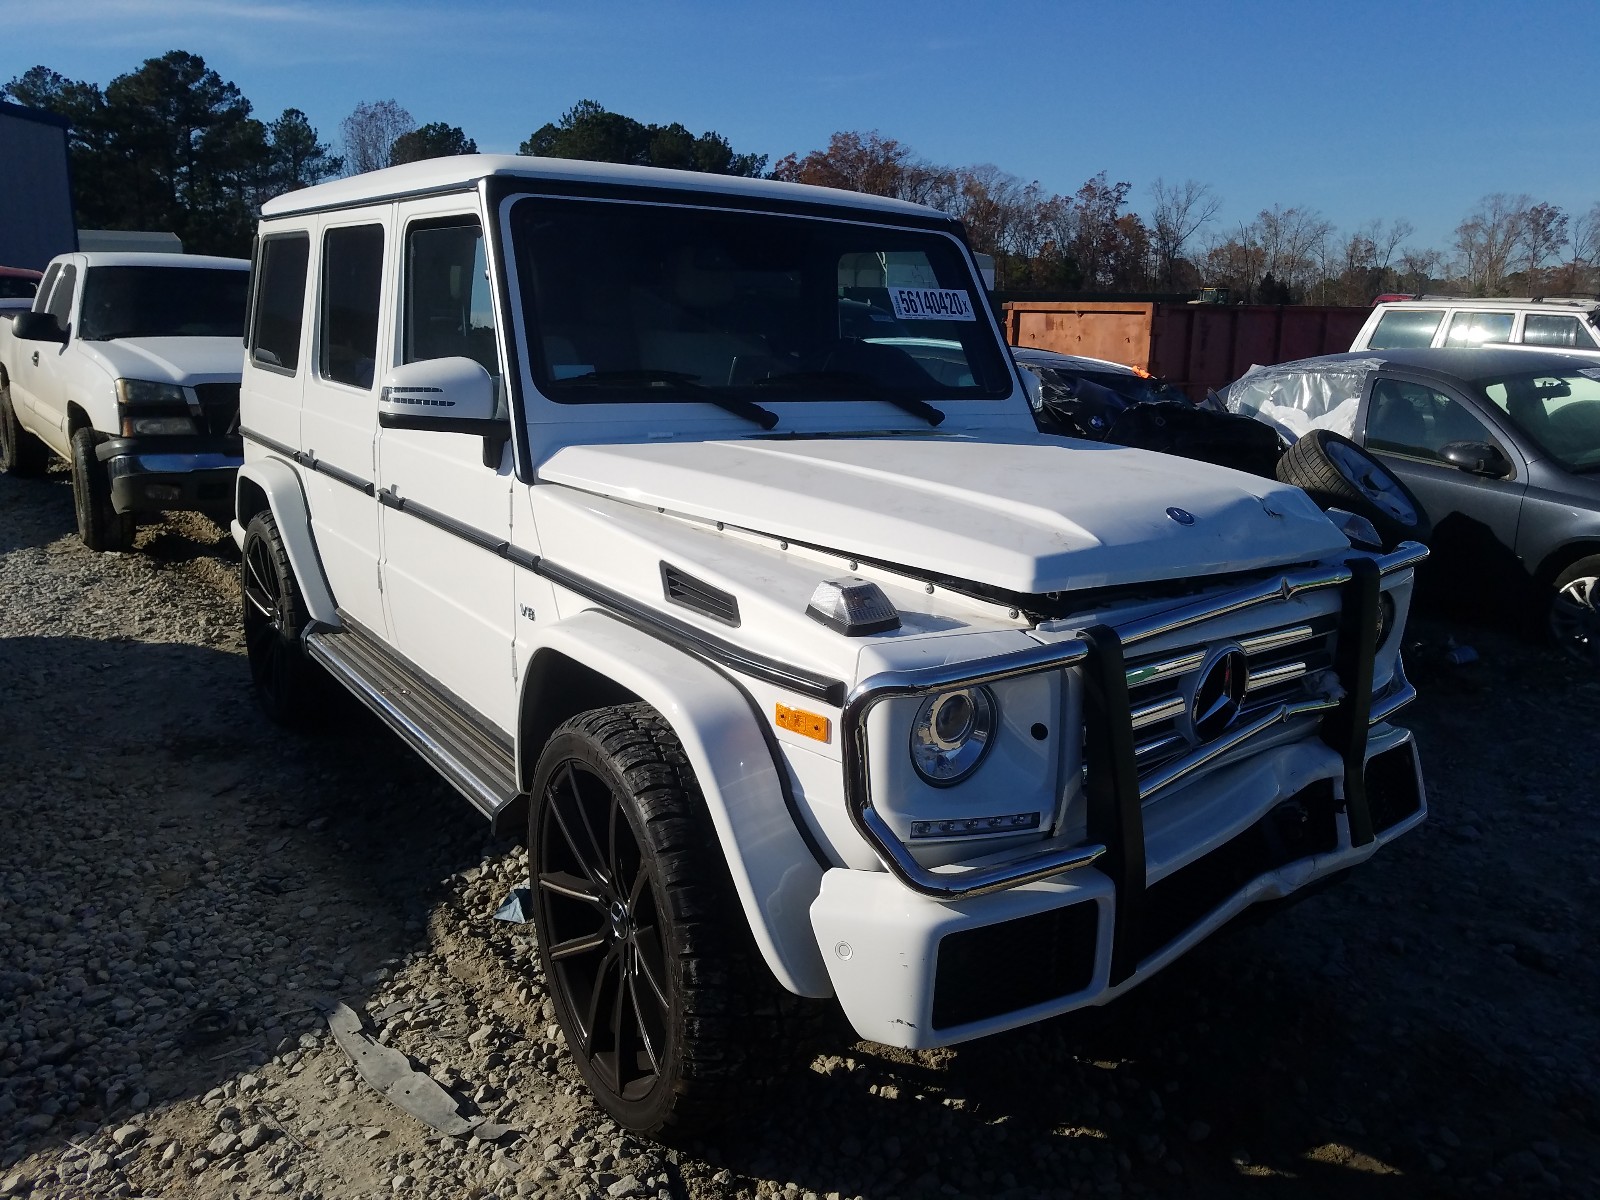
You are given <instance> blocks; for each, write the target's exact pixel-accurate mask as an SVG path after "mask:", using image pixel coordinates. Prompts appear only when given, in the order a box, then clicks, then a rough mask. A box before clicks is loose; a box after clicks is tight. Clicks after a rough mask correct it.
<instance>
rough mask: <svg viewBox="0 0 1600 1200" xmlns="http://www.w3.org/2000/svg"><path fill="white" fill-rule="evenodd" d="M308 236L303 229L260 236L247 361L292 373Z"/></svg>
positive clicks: (303, 294)
mask: <svg viewBox="0 0 1600 1200" xmlns="http://www.w3.org/2000/svg"><path fill="white" fill-rule="evenodd" d="M310 257H311V238H310V236H309V235H308V234H304V233H291V234H283V235H280V236H277V237H268V238H263V239H262V242H261V278H260V281H259V282H258V283H257V284H256V302H255V309H254V314H253V318H254V319H253V321H252V324H251V329H250V361H251V362H253V363H254V364H255V365H256V366H259V367H266V368H267V369H268V370H274V371H282V372H285V373H287V374H290V375H292V374H294V372H295V371H297V370H298V369H299V367H300V326H301V323H302V318H303V317H304V315H305V308H306V263H307V262H308V261H309V260H310Z"/></svg>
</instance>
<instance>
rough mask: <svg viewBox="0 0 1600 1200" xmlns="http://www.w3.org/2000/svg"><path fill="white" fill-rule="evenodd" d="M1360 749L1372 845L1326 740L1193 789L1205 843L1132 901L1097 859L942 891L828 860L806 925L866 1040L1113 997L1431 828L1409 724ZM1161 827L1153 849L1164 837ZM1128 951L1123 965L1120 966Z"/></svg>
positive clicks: (1159, 869)
mask: <svg viewBox="0 0 1600 1200" xmlns="http://www.w3.org/2000/svg"><path fill="white" fill-rule="evenodd" d="M1365 751H1366V754H1365V759H1364V765H1363V769H1362V771H1361V772H1360V779H1361V781H1362V782H1361V785H1358V786H1359V788H1360V790H1362V791H1363V792H1364V795H1363V796H1362V797H1361V800H1362V801H1363V802H1364V803H1365V805H1366V809H1367V814H1366V815H1367V818H1368V820H1369V822H1370V826H1371V829H1372V837H1371V840H1367V841H1365V842H1363V841H1361V840H1360V838H1359V836H1358V834H1357V835H1353V833H1352V821H1351V813H1350V808H1351V803H1352V801H1353V800H1354V799H1355V797H1354V796H1353V795H1352V792H1354V791H1356V790H1357V788H1351V787H1349V786H1348V785H1347V780H1348V779H1349V775H1348V774H1347V767H1346V762H1345V760H1344V758H1343V757H1342V756H1341V755H1340V754H1339V753H1337V752H1336V751H1335V750H1333V749H1332V748H1330V747H1327V746H1325V745H1320V744H1311V743H1297V744H1293V745H1289V746H1284V747H1281V748H1279V749H1277V750H1271V751H1267V752H1265V753H1264V754H1262V755H1259V756H1257V757H1256V758H1253V759H1250V760H1246V761H1245V762H1242V763H1239V764H1235V765H1233V766H1230V767H1227V768H1224V769H1222V770H1219V771H1217V772H1215V773H1214V774H1213V775H1210V776H1206V777H1205V778H1203V779H1201V780H1198V781H1196V782H1195V783H1193V784H1191V785H1190V786H1189V788H1187V789H1185V790H1186V791H1192V792H1194V793H1196V794H1194V795H1190V796H1186V797H1185V798H1184V800H1185V803H1184V805H1183V807H1184V809H1185V810H1186V811H1187V812H1188V813H1190V814H1191V819H1188V820H1186V821H1185V825H1186V826H1187V828H1186V829H1185V830H1184V831H1183V838H1182V840H1184V841H1185V842H1192V841H1193V840H1195V835H1196V829H1195V828H1194V821H1193V819H1192V817H1193V814H1196V813H1203V814H1205V820H1204V824H1205V825H1206V826H1207V827H1208V828H1207V831H1206V832H1205V834H1204V835H1202V836H1201V837H1200V838H1199V840H1200V841H1201V842H1202V843H1203V844H1204V847H1205V849H1204V852H1203V853H1202V854H1200V855H1199V856H1198V857H1192V858H1190V857H1187V856H1177V857H1173V858H1164V856H1163V855H1162V854H1161V853H1159V852H1157V853H1152V854H1151V855H1150V859H1149V866H1148V869H1147V870H1146V871H1144V872H1142V874H1143V878H1142V879H1141V880H1140V883H1141V884H1142V886H1141V887H1139V888H1137V889H1134V893H1133V894H1132V895H1128V896H1127V900H1126V902H1124V901H1121V900H1119V894H1121V895H1127V889H1125V888H1119V886H1118V885H1117V883H1116V882H1114V879H1113V877H1112V876H1111V875H1110V874H1108V873H1107V872H1106V871H1105V870H1103V869H1102V867H1101V865H1099V864H1097V865H1095V866H1085V867H1081V868H1079V869H1076V870H1072V871H1069V872H1066V873H1065V874H1058V875H1055V876H1052V877H1050V878H1046V879H1039V880H1035V881H1033V882H1029V883H1026V884H1022V885H1020V886H1015V887H1011V888H1007V889H1004V890H999V891H992V892H986V893H982V894H974V895H966V896H962V897H959V898H956V899H947V900H940V899H935V898H932V897H930V896H926V895H923V894H919V893H917V892H916V891H914V890H912V889H910V888H907V887H906V886H905V885H904V884H903V883H902V882H901V881H900V880H899V879H897V878H895V876H894V875H893V874H891V873H889V872H886V871H851V870H845V869H834V870H830V871H828V872H826V873H825V874H824V876H823V882H822V891H821V893H820V895H819V896H818V897H817V899H816V900H815V901H814V902H813V904H812V906H811V922H812V928H813V930H814V932H815V935H816V938H817V944H818V946H819V947H820V948H821V950H822V954H823V958H824V960H825V961H826V963H827V966H828V973H829V976H830V978H831V981H832V983H833V986H834V991H835V994H836V995H837V996H838V998H839V1002H840V1004H841V1006H842V1007H843V1008H844V1010H845V1014H846V1015H847V1016H848V1017H849V1019H850V1022H851V1024H852V1025H854V1026H855V1029H856V1031H857V1032H858V1033H859V1034H861V1036H862V1037H865V1038H870V1039H872V1040H874V1041H878V1042H883V1043H885V1044H887V1045H892V1046H903V1047H907V1048H910V1049H927V1048H930V1047H935V1046H948V1045H952V1044H954V1043H957V1042H963V1041H968V1040H971V1039H972V1038H977V1037H983V1036H986V1035H988V1034H991V1033H998V1032H1000V1031H1002V1030H1005V1029H1013V1028H1016V1027H1018V1026H1021V1025H1027V1024H1031V1023H1033V1022H1035V1021H1039V1020H1043V1019H1044V1018H1046V1017H1051V1016H1055V1015H1057V1014H1060V1013H1064V1012H1069V1011H1072V1010H1073V1009H1078V1008H1084V1007H1088V1006H1092V1005H1099V1004H1104V1003H1106V1002H1107V1001H1109V1000H1112V999H1114V998H1115V997H1117V996H1119V995H1121V994H1122V993H1123V992H1125V991H1127V990H1129V989H1130V988H1133V987H1136V986H1137V985H1138V984H1139V983H1141V982H1143V981H1144V980H1146V979H1148V978H1149V977H1150V976H1152V975H1154V974H1155V973H1156V972H1157V971H1159V970H1160V969H1161V968H1162V967H1165V966H1166V965H1167V964H1168V963H1171V962H1173V961H1174V960H1176V959H1177V958H1180V957H1181V956H1182V955H1183V954H1185V953H1186V952H1187V951H1188V950H1190V949H1191V948H1192V947H1193V946H1194V945H1195V944H1197V943H1198V942H1200V941H1201V940H1202V939H1204V938H1205V937H1207V936H1208V935H1209V934H1211V933H1213V932H1214V931H1215V930H1217V929H1218V928H1219V927H1221V926H1222V925H1224V924H1226V923H1227V922H1228V921H1229V920H1231V919H1232V918H1233V917H1235V916H1237V915H1238V914H1239V913H1240V912H1242V911H1243V910H1244V909H1246V908H1248V907H1249V906H1251V905H1252V904H1256V903H1259V902H1262V901H1268V900H1275V899H1279V898H1282V897H1285V896H1288V895H1290V894H1292V893H1294V892H1297V891H1299V890H1301V889H1302V888H1304V887H1306V886H1307V885H1309V884H1312V883H1315V882H1317V881H1318V880H1322V879H1326V878H1328V877H1331V876H1333V875H1336V874H1338V873H1340V872H1342V871H1344V870H1346V869H1348V868H1349V867H1352V866H1354V865H1356V864H1357V863H1360V862H1363V861H1365V860H1366V859H1367V858H1370V857H1371V856H1372V855H1373V854H1374V853H1375V852H1376V850H1377V849H1378V847H1379V846H1382V845H1384V844H1386V843H1387V842H1389V841H1392V840H1393V839H1394V838H1397V837H1399V836H1401V835H1402V834H1404V833H1406V832H1407V831H1408V830H1410V829H1411V828H1413V827H1414V826H1416V825H1417V824H1419V823H1420V822H1421V821H1423V820H1424V819H1425V818H1426V816H1427V801H1426V795H1425V792H1424V789H1423V783H1422V774H1421V770H1420V768H1419V766H1418V761H1417V755H1416V749H1415V745H1414V743H1413V741H1412V738H1411V735H1410V733H1409V732H1408V731H1406V730H1403V729H1396V728H1392V727H1389V726H1382V725H1380V726H1378V727H1377V728H1375V729H1373V730H1372V735H1371V737H1370V738H1369V739H1368V741H1367V745H1366V747H1365ZM1357 824H1359V821H1358V822H1357ZM1150 832H1151V834H1152V835H1153V836H1152V838H1151V843H1152V846H1151V848H1152V850H1155V849H1156V848H1157V846H1159V844H1160V842H1161V841H1162V840H1163V839H1162V838H1161V837H1160V836H1159V834H1160V831H1159V830H1157V829H1154V828H1153V829H1152V830H1151V831H1150ZM1171 832H1172V833H1174V834H1176V833H1177V832H1178V831H1176V830H1173V831H1171ZM1119 958H1120V959H1124V960H1125V961H1126V964H1127V965H1126V966H1125V967H1123V968H1121V969H1119V970H1115V971H1114V969H1113V967H1114V960H1116V959H1119Z"/></svg>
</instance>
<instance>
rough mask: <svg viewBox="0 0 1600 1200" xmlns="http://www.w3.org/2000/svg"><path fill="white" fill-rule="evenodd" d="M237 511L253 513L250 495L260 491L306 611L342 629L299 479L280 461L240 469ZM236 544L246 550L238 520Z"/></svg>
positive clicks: (234, 529)
mask: <svg viewBox="0 0 1600 1200" xmlns="http://www.w3.org/2000/svg"><path fill="white" fill-rule="evenodd" d="M234 488H235V491H234V508H233V511H234V512H235V513H236V514H238V513H243V512H247V511H249V510H250V504H249V500H248V493H249V491H250V489H252V488H254V489H257V490H259V491H260V492H261V493H262V494H263V495H264V496H266V499H267V505H268V507H270V508H271V509H272V516H273V519H274V520H275V521H277V523H278V532H279V533H280V534H281V535H282V536H283V545H284V548H285V549H286V550H287V551H288V552H289V565H290V566H292V567H293V568H294V575H295V578H296V579H298V580H299V581H300V594H301V596H303V597H304V598H305V602H306V611H307V612H309V613H310V614H311V619H312V620H313V621H317V622H320V623H321V624H323V625H329V626H332V627H334V628H338V627H339V624H340V622H339V614H338V611H337V609H336V608H335V607H334V603H333V592H332V590H331V589H330V588H329V587H328V580H327V577H326V576H324V575H323V573H322V561H321V560H320V559H319V558H317V546H316V542H314V541H313V540H312V537H311V511H310V509H308V508H307V507H306V494H305V490H304V489H303V488H302V487H301V486H300V476H299V474H298V473H297V472H296V471H295V469H294V468H293V467H292V466H290V465H289V464H288V463H286V462H284V461H283V460H282V459H281V458H262V459H257V460H256V461H254V462H247V463H245V464H244V466H242V467H240V468H239V477H238V480H237V481H236V483H235V484H234ZM232 532H233V540H234V541H235V542H237V543H238V545H239V549H241V550H243V549H244V525H243V524H242V523H241V522H240V521H239V519H238V517H237V516H235V517H234V520H233V525H232Z"/></svg>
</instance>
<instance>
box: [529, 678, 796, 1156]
mask: <svg viewBox="0 0 1600 1200" xmlns="http://www.w3.org/2000/svg"><path fill="white" fill-rule="evenodd" d="M528 869H529V875H530V884H531V887H532V890H533V894H534V897H533V909H534V911H533V919H534V926H535V930H536V933H537V936H538V942H539V959H540V965H541V967H542V968H543V971H544V979H545V987H546V990H547V992H548V993H549V995H550V998H551V999H552V1001H553V1002H554V1004H555V1010H556V1019H557V1021H558V1023H559V1024H560V1026H561V1030H562V1033H563V1034H564V1035H565V1037H566V1041H567V1046H568V1049H569V1051H570V1052H571V1055H572V1058H573V1061H574V1063H575V1064H576V1065H577V1068H578V1071H579V1073H580V1074H581V1075H582V1076H583V1078H584V1081H585V1082H586V1083H587V1084H588V1085H589V1088H590V1090H591V1091H592V1092H593V1093H594V1096H595V1099H596V1100H597V1101H599V1103H600V1104H601V1106H602V1107H604V1108H605V1110H606V1111H607V1112H608V1113H610V1114H611V1116H612V1117H613V1118H614V1119H615V1120H616V1121H617V1122H618V1123H619V1124H621V1125H623V1126H624V1127H626V1128H627V1129H629V1130H631V1131H633V1132H635V1133H640V1134H649V1135H654V1136H662V1137H672V1136H682V1135H684V1134H687V1133H691V1132H694V1131H697V1130H701V1129H705V1128H708V1127H709V1126H711V1125H715V1124H716V1123H718V1122H720V1121H722V1120H724V1119H726V1118H727V1117H728V1116H729V1115H731V1114H732V1113H733V1112H735V1111H737V1110H739V1109H740V1108H741V1107H747V1106H748V1105H749V1103H750V1100H751V1097H752V1093H753V1091H754V1090H756V1089H759V1088H760V1087H762V1086H763V1085H765V1084H766V1083H768V1082H769V1081H770V1080H771V1079H772V1077H773V1076H774V1074H775V1073H776V1068H777V1067H779V1066H780V1065H782V1064H783V1063H785V1062H786V1061H787V1060H789V1059H791V1058H792V1057H793V1055H794V1053H795V1047H796V1046H799V1045H804V1044H805V1043H806V1042H807V1041H808V1040H809V1038H808V1036H807V1031H806V1029H805V1028H804V1026H803V1024H801V1023H800V1022H803V1021H804V1020H807V1019H811V1018H814V1017H815V1016H816V1015H817V1012H818V1011H819V1010H820V1006H816V1005H812V1006H810V1007H809V1009H808V1008H807V1006H806V1005H805V1004H803V1003H802V1002H800V1001H798V1000H797V999H796V998H795V997H793V996H790V995H789V994H788V993H786V992H784V991H783V990H782V989H781V988H779V987H778V985H777V982H776V981H775V980H774V979H773V977H772V973H771V972H770V971H769V970H768V969H767V967H766V965H765V963H763V962H762V960H761V957H760V952H759V951H758V950H757V949H756V945H755V939H754V938H753V937H752V936H751V933H750V929H749V925H748V923H747V920H746V917H745V915H744V912H743V910H742V908H741V907H740V904H739V899H738V896H737V894H736V893H735V891H734V887H733V880H732V877H731V876H730V875H729V873H728V867H727V863H726V862H725V861H724V859H723V857H722V851H721V847H720V843H719V842H718V840H717V834H716V831H715V829H714V828H713V827H712V824H711V818H710V814H709V812H708V811H707V809H706V802H705V798H704V797H703V796H702V794H701V792H700V789H699V786H698V784H697V783H696V781H695V777H694V772H693V771H692V770H691V769H690V767H689V764H688V762H687V759H686V757H685V755H684V753H683V750H682V747H681V746H680V745H679V743H678V739H677V737H676V736H675V735H674V733H673V732H672V729H671V727H670V726H668V724H667V722H666V721H665V720H664V719H663V718H662V716H661V715H660V714H659V713H658V712H656V711H655V710H654V709H653V708H651V707H650V706H649V705H647V704H623V705H616V706H614V707H610V708H600V709H594V710H593V711H590V712H586V713H581V714H580V715H578V716H576V717H573V718H572V719H571V720H570V721H567V722H566V723H565V724H564V725H562V726H561V727H560V728H559V729H557V730H556V731H555V733H554V734H552V735H551V737H550V740H549V742H548V743H546V745H545V748H544V751H543V753H541V754H540V756H539V763H538V766H537V768H536V769H535V772H534V779H533V787H532V789H531V797H530V803H529V806H528Z"/></svg>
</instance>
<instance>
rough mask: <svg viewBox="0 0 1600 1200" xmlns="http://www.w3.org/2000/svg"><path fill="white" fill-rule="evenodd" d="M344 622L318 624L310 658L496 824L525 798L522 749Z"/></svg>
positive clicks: (308, 642)
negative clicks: (519, 780) (519, 764)
mask: <svg viewBox="0 0 1600 1200" xmlns="http://www.w3.org/2000/svg"><path fill="white" fill-rule="evenodd" d="M339 615H340V618H341V619H342V620H345V625H344V627H343V628H341V629H333V628H330V627H328V626H325V625H314V626H313V627H312V628H311V629H309V630H308V631H307V632H306V634H305V647H306V653H307V654H309V655H310V656H311V658H312V660H313V661H314V662H316V663H318V664H319V665H321V666H322V667H324V668H326V670H327V672H328V673H329V674H330V675H332V676H333V678H334V679H335V680H337V681H338V682H339V683H340V684H342V685H343V686H345V687H346V688H348V689H349V690H350V691H351V692H352V693H354V694H355V697H356V699H358V700H360V701H361V702H362V703H363V704H365V705H366V706H367V707H368V708H370V709H371V710H372V711H373V712H375V713H376V714H377V715H378V717H379V718H380V719H381V720H382V721H383V722H384V724H386V725H388V726H389V727H390V728H391V729H393V730H394V731H395V732H396V733H397V734H399V735H400V737H401V738H402V739H403V740H404V741H405V742H407V743H408V744H409V745H410V746H411V748H412V749H413V750H415V751H416V752H417V753H418V754H420V755H422V757H423V758H424V759H426V760H427V762H428V763H429V765H431V766H432V767H433V768H434V770H436V771H438V772H439V774H441V775H443V776H444V777H445V779H446V780H448V781H449V782H450V783H451V784H452V785H453V786H454V787H455V788H456V790H457V791H459V792H460V793H461V794H462V795H463V796H465V797H466V798H467V799H468V800H470V801H471V802H472V805H473V807H474V808H476V809H478V811H479V812H481V813H483V815H484V816H486V817H488V818H490V819H491V820H494V819H495V818H496V817H497V816H499V815H501V814H503V813H505V811H506V810H507V809H509V808H510V807H511V806H512V805H513V804H514V803H515V802H516V801H518V800H521V799H522V793H521V791H520V789H518V787H517V760H516V750H515V748H514V747H513V746H512V744H511V742H510V741H509V740H508V739H507V738H506V737H505V735H503V734H502V733H500V732H499V731H498V730H496V729H492V728H490V727H489V726H488V725H486V724H485V723H484V722H482V721H481V720H479V719H477V718H476V716H474V715H470V714H469V713H468V712H467V711H464V710H465V708H466V706H465V705H463V704H461V703H460V701H456V700H453V698H451V697H449V696H448V695H447V694H445V693H444V692H443V690H442V689H441V688H440V687H439V686H438V685H437V684H435V683H433V682H432V681H430V680H428V679H427V678H425V677H424V676H422V675H421V674H419V673H418V672H417V671H415V670H414V669H412V668H411V667H410V666H409V665H407V664H406V663H404V662H402V661H400V659H399V658H398V657H397V656H396V655H395V654H394V652H393V651H391V650H390V649H389V648H388V647H387V646H384V645H382V644H381V643H380V642H379V641H378V640H377V639H376V638H374V637H373V636H372V635H371V634H369V633H367V632H366V631H365V630H363V629H360V628H359V627H357V626H356V625H354V624H353V623H351V622H349V621H348V619H346V618H345V617H344V614H343V613H340V614H339Z"/></svg>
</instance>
